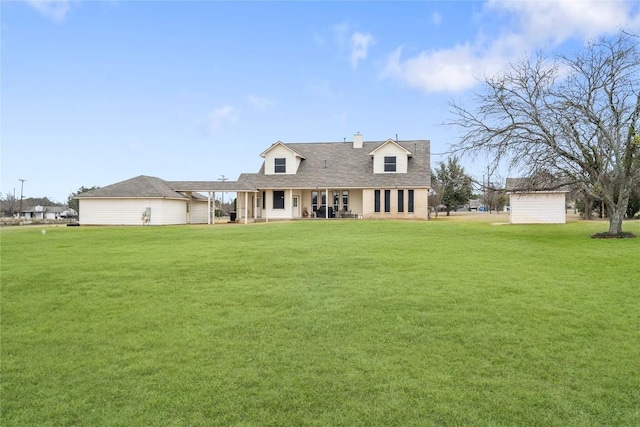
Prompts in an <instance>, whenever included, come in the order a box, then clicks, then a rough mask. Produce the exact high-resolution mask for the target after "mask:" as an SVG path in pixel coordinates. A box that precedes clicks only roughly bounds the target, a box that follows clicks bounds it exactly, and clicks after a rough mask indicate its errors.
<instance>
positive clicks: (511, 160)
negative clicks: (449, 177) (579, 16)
mask: <svg viewBox="0 0 640 427" xmlns="http://www.w3.org/2000/svg"><path fill="white" fill-rule="evenodd" d="M639 41H640V40H639V38H638V36H637V35H632V34H628V33H626V32H620V33H618V34H617V35H616V36H615V37H612V38H606V37H603V38H600V39H598V40H595V41H590V42H588V43H587V44H586V45H585V47H584V48H583V49H582V51H580V52H579V53H578V54H576V55H575V56H572V57H569V56H557V57H553V58H551V57H546V56H544V55H543V54H538V55H537V57H536V58H534V59H524V60H522V61H521V62H518V63H514V64H511V65H510V67H509V68H508V69H507V70H506V71H505V72H504V73H503V74H501V75H498V76H495V77H485V78H484V80H483V81H482V88H483V90H482V91H481V92H474V94H473V98H474V101H475V103H476V104H477V108H476V109H475V110H471V109H467V108H466V107H464V106H462V105H461V104H459V103H456V102H452V103H451V104H450V106H451V109H452V112H453V113H454V115H455V118H454V119H453V120H452V121H451V122H449V123H448V124H450V125H454V126H456V127H459V128H460V129H462V130H463V136H462V139H461V141H460V142H459V143H458V144H456V146H454V147H453V151H454V152H462V153H465V154H472V155H474V154H480V153H482V154H485V155H488V156H489V157H490V158H492V160H493V161H494V162H496V164H497V162H506V163H507V164H508V165H509V166H510V167H511V168H513V169H519V170H521V171H524V172H525V174H528V175H529V176H531V177H533V176H536V175H537V174H539V172H541V171H546V172H549V173H552V174H553V175H555V176H557V177H562V179H561V180H560V181H559V182H558V183H557V184H556V185H557V187H556V188H558V187H560V186H562V185H572V184H576V185H578V186H579V187H581V188H582V189H583V190H584V192H585V193H586V194H587V195H589V196H591V197H593V198H594V199H599V200H602V201H603V202H604V203H605V205H606V207H607V208H608V211H609V212H610V216H609V230H608V233H606V234H609V235H621V234H623V231H622V223H623V220H624V216H625V212H626V210H627V203H628V201H629V196H630V194H631V191H632V188H633V187H634V185H635V184H636V183H638V182H640V134H639V133H638V132H637V131H636V129H637V127H638V119H639V116H640V47H639V46H640V45H639ZM549 189H552V188H549Z"/></svg>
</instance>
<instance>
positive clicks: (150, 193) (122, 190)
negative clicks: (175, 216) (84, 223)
mask: <svg viewBox="0 0 640 427" xmlns="http://www.w3.org/2000/svg"><path fill="white" fill-rule="evenodd" d="M93 197H145V198H171V199H188V197H186V196H184V195H183V194H180V193H178V192H177V191H175V190H174V189H173V188H172V187H171V186H170V185H169V183H168V182H167V181H164V180H162V179H160V178H156V177H154V176H145V175H140V176H137V177H135V178H131V179H127V180H126V181H121V182H118V183H115V184H111V185H107V186H106V187H102V188H98V189H97V190H92V191H87V192H86V193H81V194H78V196H76V198H77V199H83V198H93Z"/></svg>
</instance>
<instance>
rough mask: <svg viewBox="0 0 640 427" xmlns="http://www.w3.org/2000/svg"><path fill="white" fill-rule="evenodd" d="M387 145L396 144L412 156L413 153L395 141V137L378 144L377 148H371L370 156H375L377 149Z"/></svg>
mask: <svg viewBox="0 0 640 427" xmlns="http://www.w3.org/2000/svg"><path fill="white" fill-rule="evenodd" d="M386 145H395V146H396V147H398V148H400V149H401V150H402V151H404V152H405V153H406V154H407V156H409V157H411V156H412V153H411V151H409V150H407V149H406V148H404V147H403V146H402V145H400V144H398V143H397V142H396V141H394V140H393V139H387V140H386V141H385V142H383V143H382V144H380V145H378V146H377V147H376V148H374V149H373V150H371V152H370V153H369V155H370V156H373V155H375V154H376V151H378V150H380V149H381V148H382V147H384V146H386Z"/></svg>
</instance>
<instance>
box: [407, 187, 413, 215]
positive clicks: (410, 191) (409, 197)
mask: <svg viewBox="0 0 640 427" xmlns="http://www.w3.org/2000/svg"><path fill="white" fill-rule="evenodd" d="M407 193H409V194H408V199H409V200H408V204H409V206H407V212H413V190H407Z"/></svg>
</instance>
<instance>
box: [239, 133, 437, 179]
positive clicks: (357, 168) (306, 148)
mask: <svg viewBox="0 0 640 427" xmlns="http://www.w3.org/2000/svg"><path fill="white" fill-rule="evenodd" d="M387 142H388V141H367V142H363V146H362V148H354V147H353V144H352V143H351V142H306V143H289V144H283V145H286V146H287V148H289V149H291V150H293V151H295V152H296V153H299V154H300V155H301V156H302V157H303V158H304V159H305V160H303V161H302V162H300V166H299V167H298V171H297V173H296V174H274V175H265V173H264V163H263V164H262V167H261V168H260V171H259V172H258V173H243V174H241V175H240V177H239V178H238V182H239V183H242V184H244V185H250V186H253V187H254V188H260V189H279V188H320V189H323V188H376V187H378V188H380V187H396V186H397V187H399V188H400V187H412V188H429V187H430V186H431V173H430V169H429V162H430V152H429V141H428V140H412V141H398V142H395V141H393V143H394V144H397V145H399V146H400V147H402V148H403V149H405V150H407V151H409V152H411V153H412V154H413V156H412V157H411V159H410V160H409V163H408V165H407V173H386V174H374V173H373V163H372V162H373V159H372V158H371V155H370V154H369V153H371V152H372V151H374V150H375V149H377V148H379V147H380V146H381V145H383V144H385V143H387Z"/></svg>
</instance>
